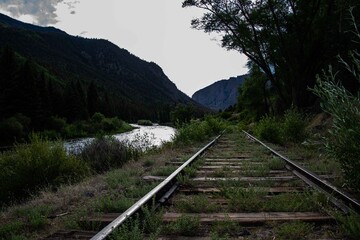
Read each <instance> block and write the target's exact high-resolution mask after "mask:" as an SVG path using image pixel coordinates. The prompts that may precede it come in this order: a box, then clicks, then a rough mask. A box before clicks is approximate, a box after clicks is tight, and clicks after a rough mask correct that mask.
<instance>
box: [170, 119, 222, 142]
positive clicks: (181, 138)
mask: <svg viewBox="0 0 360 240" xmlns="http://www.w3.org/2000/svg"><path fill="white" fill-rule="evenodd" d="M225 127H226V123H225V121H224V120H222V119H220V118H214V117H211V116H207V117H205V119H204V120H203V121H199V120H192V121H191V122H190V123H189V124H186V125H183V126H182V127H181V128H179V129H178V130H177V132H176V134H175V136H174V143H175V144H178V143H182V144H189V143H191V142H196V141H203V140H205V139H208V138H209V137H211V136H213V135H215V134H219V133H220V132H221V131H222V130H224V129H225Z"/></svg>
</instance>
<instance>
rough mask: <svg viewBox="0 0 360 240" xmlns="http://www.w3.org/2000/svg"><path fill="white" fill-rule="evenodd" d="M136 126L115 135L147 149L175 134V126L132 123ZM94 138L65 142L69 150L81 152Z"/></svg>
mask: <svg viewBox="0 0 360 240" xmlns="http://www.w3.org/2000/svg"><path fill="white" fill-rule="evenodd" d="M131 126H133V127H135V129H133V130H132V131H130V132H125V133H120V134H115V135H113V136H114V137H115V138H116V139H118V140H120V141H124V142H126V143H128V144H131V145H132V146H134V147H137V148H141V149H142V150H144V151H145V150H147V149H149V148H152V147H158V146H161V145H162V144H163V143H164V142H170V141H171V140H172V138H173V136H174V134H175V131H176V130H175V128H172V127H167V126H160V125H154V126H140V125H137V124H131ZM93 140H94V138H82V139H76V140H71V141H68V142H65V143H64V147H65V149H66V151H67V152H71V153H79V152H81V150H82V149H83V148H84V146H85V145H86V144H89V143H91V141H93Z"/></svg>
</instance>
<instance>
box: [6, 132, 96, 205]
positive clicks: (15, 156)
mask: <svg viewBox="0 0 360 240" xmlns="http://www.w3.org/2000/svg"><path fill="white" fill-rule="evenodd" d="M0 169H1V171H0V201H1V203H8V202H10V201H15V200H22V199H24V198H27V197H29V196H30V194H34V193H35V192H37V191H38V190H40V189H41V188H44V187H48V186H52V187H57V186H59V185H60V184H67V183H71V182H75V181H78V180H80V179H83V178H84V177H85V176H87V175H88V174H89V167H88V165H87V164H86V163H84V162H83V161H81V160H80V159H78V158H77V157H75V156H71V155H68V154H67V153H66V152H65V150H64V148H63V145H62V143H61V142H56V143H51V142H49V141H47V140H44V139H41V138H40V137H39V136H37V135H32V137H31V143H29V144H26V145H17V146H16V147H15V149H14V150H11V151H8V152H6V153H2V154H1V155H0Z"/></svg>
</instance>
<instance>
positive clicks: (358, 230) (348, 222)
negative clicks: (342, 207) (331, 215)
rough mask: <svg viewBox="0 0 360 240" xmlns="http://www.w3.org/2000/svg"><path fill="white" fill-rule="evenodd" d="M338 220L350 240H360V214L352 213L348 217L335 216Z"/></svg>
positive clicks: (339, 214) (338, 214)
mask: <svg viewBox="0 0 360 240" xmlns="http://www.w3.org/2000/svg"><path fill="white" fill-rule="evenodd" d="M335 217H336V220H337V221H338V222H339V223H340V224H341V229H342V231H343V233H344V234H345V236H347V237H348V238H349V239H354V240H355V239H360V214H358V213H355V212H350V213H349V214H348V215H342V214H341V213H337V214H335Z"/></svg>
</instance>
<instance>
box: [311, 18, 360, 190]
mask: <svg viewBox="0 0 360 240" xmlns="http://www.w3.org/2000/svg"><path fill="white" fill-rule="evenodd" d="M353 23H354V25H355V23H356V21H355V19H354V18H353ZM354 33H356V39H355V40H354V42H357V43H359V40H360V32H359V31H358V29H357V28H356V29H355V31H354ZM339 59H340V60H339V61H340V63H342V64H343V66H344V68H345V70H347V71H349V72H350V73H351V74H352V75H353V76H354V77H355V78H356V79H357V80H358V81H359V83H360V54H359V52H357V51H353V52H351V53H350V59H351V62H349V63H348V62H346V61H345V60H343V59H342V58H339ZM317 80H318V82H317V86H315V88H314V89H313V91H314V93H315V94H316V95H318V96H319V97H320V98H321V101H322V103H321V107H322V109H323V110H324V111H325V112H328V113H329V114H331V116H332V117H333V126H332V128H331V130H330V131H329V133H330V136H329V137H328V138H327V145H326V146H327V150H328V153H329V154H330V155H331V156H333V157H334V158H335V159H337V160H338V161H339V162H340V164H341V167H342V170H343V171H344V176H345V179H346V181H347V183H348V185H349V186H350V187H352V188H354V189H356V190H360V174H359V169H360V158H359V156H360V147H359V146H360V89H357V93H356V94H351V93H350V92H349V91H347V90H346V89H345V87H344V86H342V85H341V84H340V83H339V82H338V81H337V79H336V74H334V73H333V71H332V68H331V66H330V67H329V70H328V71H327V72H324V74H323V75H322V77H318V79H317Z"/></svg>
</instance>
